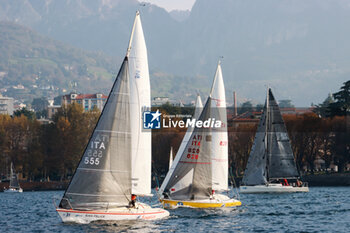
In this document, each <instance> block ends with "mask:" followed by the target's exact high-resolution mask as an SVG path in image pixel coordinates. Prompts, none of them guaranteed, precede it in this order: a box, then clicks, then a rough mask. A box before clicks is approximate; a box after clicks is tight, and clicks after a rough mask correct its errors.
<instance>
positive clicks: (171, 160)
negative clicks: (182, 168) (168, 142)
mask: <svg viewBox="0 0 350 233" xmlns="http://www.w3.org/2000/svg"><path fill="white" fill-rule="evenodd" d="M172 164H173V147H171V148H170V156H169V170H170V168H171V165H172Z"/></svg>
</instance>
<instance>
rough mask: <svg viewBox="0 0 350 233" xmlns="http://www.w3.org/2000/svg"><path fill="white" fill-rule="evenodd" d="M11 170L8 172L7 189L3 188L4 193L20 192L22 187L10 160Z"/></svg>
mask: <svg viewBox="0 0 350 233" xmlns="http://www.w3.org/2000/svg"><path fill="white" fill-rule="evenodd" d="M10 169H11V172H10V176H11V177H10V186H9V188H8V189H5V190H4V192H6V193H22V192H23V189H22V188H21V187H20V186H19V182H18V178H17V174H16V172H15V169H14V167H13V163H12V162H11V168H10Z"/></svg>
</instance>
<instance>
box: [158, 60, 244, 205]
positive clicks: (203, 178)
mask: <svg viewBox="0 0 350 233" xmlns="http://www.w3.org/2000/svg"><path fill="white" fill-rule="evenodd" d="M199 107H200V108H201V107H202V106H201V102H200V101H198V100H197V105H196V111H195V114H194V118H195V119H198V120H201V121H206V120H208V119H211V120H212V119H216V120H219V121H221V123H222V124H221V126H220V127H219V128H217V129H215V128H212V127H208V128H194V129H192V128H189V129H188V130H187V132H186V134H185V137H184V139H183V142H182V143H181V145H180V149H179V151H178V153H177V155H176V157H175V160H174V162H173V165H172V167H171V169H170V170H169V172H168V174H167V176H166V178H165V180H164V182H163V184H162V186H161V188H160V190H159V194H160V196H161V198H160V199H161V202H162V204H163V206H164V207H168V208H176V207H190V208H221V207H232V206H240V205H241V202H240V201H239V200H236V199H233V198H229V197H228V196H226V195H224V194H222V192H223V191H227V190H228V166H227V163H228V150H227V146H228V145H227V124H226V122H227V119H226V118H227V116H226V99H225V89H224V83H223V78H222V72H221V65H220V63H219V64H218V67H217V70H216V74H215V78H214V82H213V86H212V90H211V93H210V96H209V97H208V99H207V101H206V104H205V107H204V109H203V111H202V112H200V111H198V110H199ZM220 192H221V194H220Z"/></svg>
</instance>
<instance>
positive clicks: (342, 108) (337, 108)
mask: <svg viewBox="0 0 350 233" xmlns="http://www.w3.org/2000/svg"><path fill="white" fill-rule="evenodd" d="M340 89H341V90H340V91H338V92H336V93H333V97H334V102H333V103H330V104H329V111H330V116H331V117H333V116H346V115H348V114H350V80H349V81H347V82H345V83H344V85H343V86H342V87H341V88H340Z"/></svg>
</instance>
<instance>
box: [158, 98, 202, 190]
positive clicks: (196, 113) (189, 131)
mask: <svg viewBox="0 0 350 233" xmlns="http://www.w3.org/2000/svg"><path fill="white" fill-rule="evenodd" d="M202 109H203V104H202V100H201V97H200V96H199V95H197V99H196V104H195V110H194V114H193V119H198V117H199V116H200V114H201V112H202ZM193 129H194V128H192V127H189V128H188V129H187V131H186V134H185V136H184V138H183V139H182V142H181V144H180V147H179V150H178V151H177V153H176V156H175V159H174V161H173V163H172V165H171V167H170V169H169V171H168V173H167V175H166V177H165V179H164V181H163V183H162V185H161V187H160V189H159V194H160V195H162V193H163V192H164V189H165V187H166V185H167V184H168V181H169V179H170V177H171V176H172V174H173V172H174V169H175V167H176V166H177V164H178V163H179V160H180V157H181V155H182V153H183V151H184V149H185V147H186V145H187V143H188V140H189V139H190V137H191V135H192V131H193ZM192 179H193V176H185V177H183V178H182V180H181V182H178V184H179V185H180V186H181V187H187V186H188V185H189V184H191V183H192Z"/></svg>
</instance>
